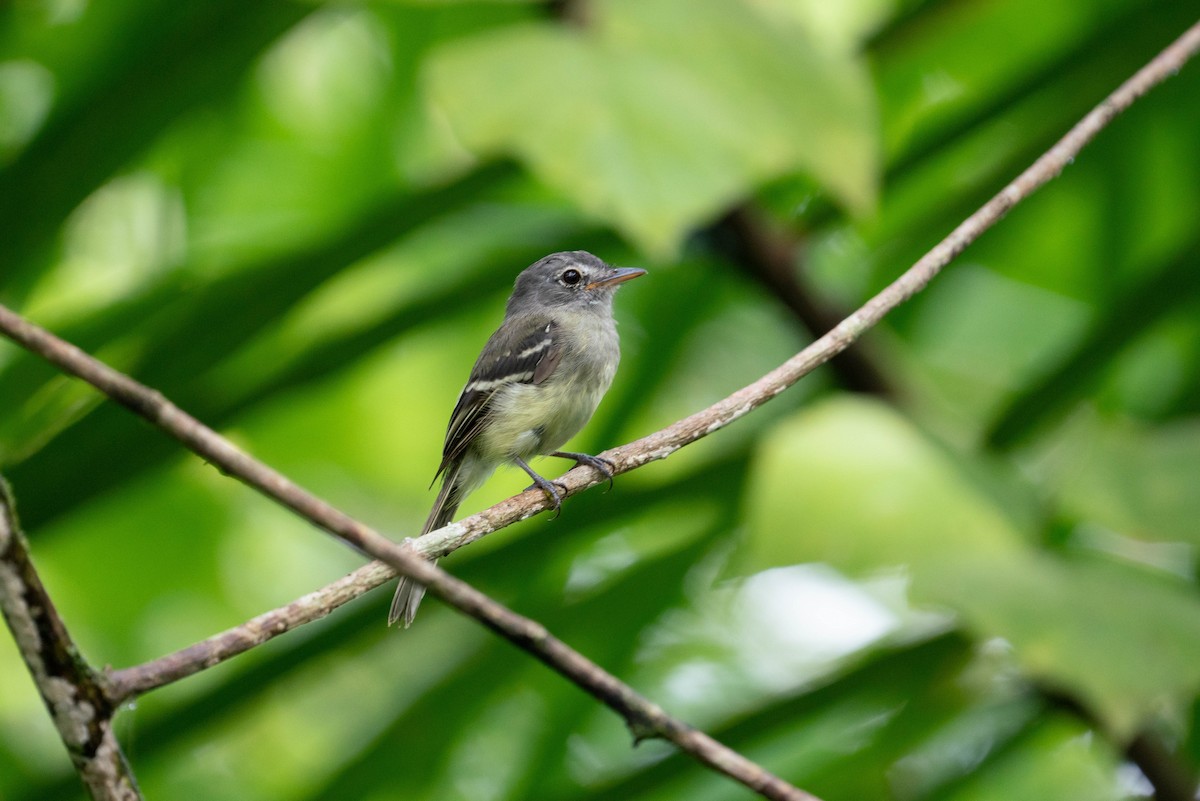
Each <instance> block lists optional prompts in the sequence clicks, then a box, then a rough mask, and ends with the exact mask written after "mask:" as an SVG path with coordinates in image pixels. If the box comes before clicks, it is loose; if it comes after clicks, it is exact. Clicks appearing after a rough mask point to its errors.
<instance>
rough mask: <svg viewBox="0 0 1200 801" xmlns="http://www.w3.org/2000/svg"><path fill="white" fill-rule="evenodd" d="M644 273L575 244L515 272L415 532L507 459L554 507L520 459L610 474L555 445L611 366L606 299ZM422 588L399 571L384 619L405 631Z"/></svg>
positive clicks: (587, 414) (595, 461)
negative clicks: (425, 515) (554, 459)
mask: <svg viewBox="0 0 1200 801" xmlns="http://www.w3.org/2000/svg"><path fill="white" fill-rule="evenodd" d="M645 274H646V271H645V270H641V269H638V268H634V267H610V266H609V265H607V264H605V263H604V262H603V261H601V260H600V259H598V258H596V257H595V256H593V255H592V254H591V253H586V252H584V251H582V250H573V251H569V252H566V253H552V254H550V255H549V256H547V257H545V258H544V259H541V260H540V261H538V262H536V263H534V264H533V265H532V266H530V267H528V268H526V269H525V270H524V271H523V272H522V273H521V274H520V275H518V276H517V282H516V286H515V287H514V288H513V293H512V296H511V297H509V299H508V306H507V308H506V309H505V312H504V322H503V323H502V324H501V325H500V328H498V329H497V330H496V333H494V334H492V336H491V338H490V339H489V340H488V341H487V344H486V345H484V346H483V352H482V353H481V354H479V359H478V360H477V361H476V362H475V367H474V368H472V370H471V377H470V378H468V379H467V385H466V386H465V387H463V391H462V394H461V395H459V396H458V404H457V405H456V406H455V407H454V413H453V414H451V415H450V425H449V427H448V428H447V430H446V443H445V445H444V446H443V448H442V463H441V464H440V465H438V470H437V474H436V475H435V476H434V481H437V479H438V476H441V478H442V487H441V490H440V491H439V492H438V495H437V500H435V501H434V502H433V510H432V511H431V512H430V513H429V519H428V520H426V521H425V526H424V527H423V528H422V529H421V533H422V534H427V533H429V532H430V531H433V530H434V529H438V528H441V527H442V526H444V525H446V524H447V523H449V522H450V521H451V519H453V517H454V513H455V511H457V509H458V506H459V504H461V503H462V502H463V501H464V500H465V499H466V497H467V495H468V494H470V493H471V492H473V491H474V490H475V489H477V488H478V487H479V486H480V485H481V484H483V482H484V481H486V480H487V478H488V476H490V475H491V474H492V472H493V471H495V469H496V468H497V467H499V466H500V465H501V464H503V463H505V462H509V463H512V464H515V465H517V466H518V467H520V468H521V469H522V470H524V471H525V472H526V473H528V474H529V477H530V478H532V479H533V483H534V484H535V485H536V486H538V487H540V488H541V489H542V490H544V491H545V493H546V494H547V495H548V496H550V499H551V500H552V501H553V503H554V508H555V509H556V510H557V509H558V507H559V506H560V504H561V503H562V499H561V497H560V496H559V493H558V490H557V489H556V488H555V486H554V484H553V483H552V482H550V481H547V480H546V479H545V478H542V477H541V476H540V475H538V474H537V473H536V472H534V470H533V468H531V467H530V466H529V464H528V462H527V461H526V460H527V459H530V458H532V457H534V456H560V457H563V458H565V459H574V460H575V463H576V464H577V465H579V464H585V465H589V466H591V467H594V468H595V469H596V470H599V471H600V472H601V473H603V474H604V475H606V476H608V478H609V480H610V481H611V480H612V468H611V465H609V464H608V463H607V462H605V461H604V460H603V459H599V458H597V457H595V456H588V455H587V454H586V453H568V452H564V451H560V450H558V449H559V448H561V447H562V446H563V444H564V443H565V442H566V441H567V440H569V439H570V438H571V437H573V436H575V434H576V433H577V432H578V431H579V429H581V428H583V426H584V425H585V424H586V423H587V421H588V420H589V419H591V416H592V413H593V412H594V411H596V406H597V405H598V404H599V403H600V399H601V398H602V397H604V393H605V392H607V391H608V387H609V385H610V384H611V383H612V380H613V375H614V374H615V373H616V371H617V362H619V361H620V359H621V347H620V342H619V340H618V338H617V326H616V322H615V321H614V320H613V311H612V309H613V305H612V304H613V295H615V294H616V291H617V287H619V286H620V285H621V284H622V282H624V281H628V280H630V279H631V278H637V277H638V276H639V275H645ZM424 594H425V587H424V586H422V585H420V584H417V583H415V582H413V581H411V580H410V579H408V578H403V577H402V578H401V579H400V586H399V587H397V588H396V595H395V596H394V597H393V598H392V609H391V612H390V613H389V615H388V625H391V624H392V623H395V622H396V621H397V620H399V619H401V618H404V626H405V628H408V626H409V625H410V624H411V623H412V621H413V617H414V616H415V615H416V614H417V607H418V606H420V604H421V598H422V596H424Z"/></svg>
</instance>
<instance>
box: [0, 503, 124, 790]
mask: <svg viewBox="0 0 1200 801" xmlns="http://www.w3.org/2000/svg"><path fill="white" fill-rule="evenodd" d="M0 611H3V613H4V622H5V623H7V624H8V628H9V630H10V631H12V635H13V639H14V640H16V643H17V649H18V650H19V651H20V653H21V659H23V660H24V662H25V666H26V667H27V668H29V673H30V675H31V676H33V682H34V684H36V685H37V688H38V693H40V694H41V696H42V702H43V703H45V705H46V709H47V710H48V711H49V712H50V717H51V719H52V720H53V721H54V726H55V728H57V729H58V735H59V737H61V738H62V741H63V745H65V746H66V747H67V753H68V754H70V756H71V762H72V763H74V765H75V770H76V772H77V773H78V774H79V778H80V779H81V780H82V781H83V784H84V786H85V787H87V790H88V793H89V794H90V795H91V797H92V798H93V799H96V801H140V799H141V797H142V794H141V792H140V791H139V790H138V786H137V781H136V780H135V779H134V776H133V772H132V771H131V770H130V768H129V763H128V762H127V761H126V759H125V755H124V753H122V752H121V747H120V745H119V744H118V743H117V739H116V737H115V736H114V735H113V728H112V717H113V712H114V711H115V706H114V705H113V704H112V703H111V701H110V700H109V698H108V696H107V694H106V693H105V691H104V687H103V686H102V684H101V682H100V680H99V678H98V677H97V676H96V675H95V674H94V673H93V672H92V669H91V668H90V667H88V665H87V663H86V662H85V661H84V659H83V657H82V656H81V655H80V653H79V650H78V649H77V648H76V647H75V643H74V641H72V640H71V636H70V635H69V634H68V633H67V628H66V626H64V625H63V622H62V619H61V618H59V616H58V612H57V611H56V610H55V608H54V604H53V603H52V602H51V600H50V596H49V594H47V592H46V588H45V587H44V586H43V585H42V580H41V578H39V577H38V574H37V571H36V570H35V569H34V566H33V562H32V560H30V558H29V543H27V542H26V541H25V535H24V534H23V533H22V532H21V528H20V526H19V525H18V523H17V515H16V510H15V506H14V504H13V501H12V495H11V494H10V493H9V489H8V485H7V484H6V483H5V482H4V481H3V479H0Z"/></svg>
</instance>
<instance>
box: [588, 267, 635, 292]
mask: <svg viewBox="0 0 1200 801" xmlns="http://www.w3.org/2000/svg"><path fill="white" fill-rule="evenodd" d="M645 274H646V271H645V270H643V269H642V268H641V267H614V268H613V271H612V272H611V273H609V274H608V275H606V276H604V277H603V278H601V279H600V280H599V281H593V282H592V283H590V284H588V285H587V286H586V287H584V288H585V289H599V288H601V287H606V286H616V285H617V284H620V283H624V282H625V281H631V280H633V279H634V278H637V277H638V276H639V275H645Z"/></svg>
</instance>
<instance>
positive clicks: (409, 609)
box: [388, 462, 464, 628]
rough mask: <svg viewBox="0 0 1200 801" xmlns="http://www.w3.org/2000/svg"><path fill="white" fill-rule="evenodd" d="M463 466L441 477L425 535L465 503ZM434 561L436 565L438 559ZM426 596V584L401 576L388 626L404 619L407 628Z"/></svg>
mask: <svg viewBox="0 0 1200 801" xmlns="http://www.w3.org/2000/svg"><path fill="white" fill-rule="evenodd" d="M461 469H462V464H461V462H460V463H459V464H456V465H453V466H452V467H450V468H448V469H447V470H446V474H445V475H444V476H443V477H442V488H441V489H440V490H439V491H438V494H437V499H436V500H435V501H434V502H433V509H432V510H431V511H430V512H429V519H427V520H426V521H425V525H424V526H423V527H422V528H421V534H422V535H425V534H428V533H429V532H431V531H433V530H434V529H439V528H441V527H442V526H444V525H446V524H447V523H449V522H450V521H451V520H452V519H454V513H455V512H456V511H458V505H459V504H460V503H461V502H462V499H463V495H464V493H463V492H462V490H463V487H462V484H461V482H459V480H458V477H459V473H460V472H461ZM433 562H434V564H437V560H436V559H434V560H433ZM424 597H425V585H424V584H418V583H417V582H415V581H413V580H412V579H410V578H409V577H408V576H401V577H400V585H399V586H398V587H396V594H395V595H393V596H392V608H391V611H389V612H388V625H389V626H390V625H392V624H393V623H395V622H396V621H397V620H399V619H401V618H404V628H408V627H409V626H411V625H412V622H413V618H414V617H416V616H417V607H419V606H420V605H421V599H422V598H424Z"/></svg>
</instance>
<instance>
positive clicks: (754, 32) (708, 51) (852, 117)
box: [426, 0, 878, 255]
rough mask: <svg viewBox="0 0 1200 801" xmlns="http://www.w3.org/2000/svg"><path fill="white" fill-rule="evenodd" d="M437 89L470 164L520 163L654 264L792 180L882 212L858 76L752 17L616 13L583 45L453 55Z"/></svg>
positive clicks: (556, 39)
mask: <svg viewBox="0 0 1200 801" xmlns="http://www.w3.org/2000/svg"><path fill="white" fill-rule="evenodd" d="M714 54H720V56H721V57H720V58H714ZM426 77H427V83H428V88H429V92H430V96H431V98H432V100H433V102H434V103H435V104H436V105H437V106H439V107H440V108H441V110H442V111H443V112H444V113H445V115H446V117H447V118H448V120H449V122H450V125H451V128H452V129H453V130H454V132H455V133H456V134H457V135H458V136H459V137H460V138H461V139H462V141H463V142H464V144H466V145H467V146H468V147H469V148H470V149H472V150H474V151H475V152H476V153H478V154H480V155H484V154H494V153H505V154H513V155H515V156H517V157H518V158H520V159H521V160H522V161H523V162H524V163H525V164H526V165H527V166H528V167H529V169H531V170H532V171H533V172H534V173H535V174H536V175H537V176H538V177H539V178H540V179H541V180H543V181H545V182H546V183H547V184H549V185H551V186H553V187H555V188H556V189H558V190H559V191H561V192H563V193H564V194H565V195H567V196H568V197H570V198H571V199H573V200H574V202H576V203H577V204H579V205H580V206H581V207H582V208H583V209H585V210H586V211H587V212H589V213H590V214H593V215H596V216H597V217H599V218H601V219H603V220H605V221H607V222H609V223H611V224H613V225H615V226H617V227H618V228H620V229H621V230H622V231H623V232H624V233H625V234H626V235H627V236H629V237H630V238H631V239H633V240H634V241H636V242H637V243H638V244H639V245H640V246H642V247H644V248H645V249H647V250H648V251H650V252H653V253H657V254H661V255H665V254H668V253H670V252H672V251H673V250H674V249H675V248H677V247H678V244H679V242H680V240H681V238H682V237H683V236H684V235H685V234H686V233H687V231H688V229H689V228H690V227H692V226H694V225H696V224H698V223H700V222H702V221H704V220H705V219H706V218H708V217H711V216H712V215H714V214H716V213H718V212H720V211H721V209H722V208H723V207H724V206H726V205H728V204H730V203H732V202H734V201H735V200H737V199H738V198H739V197H741V196H743V195H745V194H747V193H749V192H750V191H751V190H752V189H753V188H754V187H755V186H756V185H758V184H760V183H762V182H764V181H766V180H767V179H770V178H774V177H778V176H781V175H786V174H789V173H793V172H796V171H805V172H807V173H810V174H811V175H813V176H814V177H815V178H817V179H818V180H819V181H820V182H821V183H822V184H823V185H824V186H825V187H827V188H828V189H829V191H830V192H831V193H833V194H834V195H835V197H836V198H837V199H838V200H839V201H840V202H841V203H842V204H843V205H845V206H847V207H848V208H850V209H852V210H853V211H856V212H859V213H862V212H865V211H867V210H869V209H870V208H872V207H873V205H874V202H875V192H876V180H877V171H878V158H877V149H878V148H877V142H876V139H877V130H876V122H875V110H874V103H873V100H872V93H871V89H870V84H869V81H868V78H867V74H866V72H865V70H864V69H863V68H862V65H861V64H860V63H858V62H857V61H856V60H854V59H853V58H852V57H850V56H847V55H844V54H839V53H836V52H833V51H832V50H825V49H822V48H821V47H819V46H817V45H816V44H814V43H813V42H812V41H810V40H809V39H808V37H807V36H806V35H805V34H804V33H803V31H802V30H801V29H800V28H798V27H792V26H789V25H787V24H771V22H770V21H769V20H767V19H766V18H764V17H762V16H760V15H759V14H758V13H757V12H756V11H754V10H753V9H752V8H750V7H749V6H747V5H742V4H739V3H728V2H720V1H719V0H703V1H702V2H697V1H696V0H649V1H647V0H639V2H632V1H631V0H612V2H608V3H602V4H596V5H595V11H594V19H592V20H591V25H590V26H589V28H588V29H587V30H586V31H577V30H572V29H568V28H566V27H562V26H551V25H526V26H515V27H510V28H507V29H503V30H499V31H497V32H496V33H493V34H489V35H483V36H478V37H474V38H471V39H467V40H464V41H462V42H459V43H455V44H453V45H449V46H446V47H445V48H443V49H442V50H440V51H438V52H437V53H435V55H434V57H433V59H432V60H431V63H430V64H429V70H428V73H427V76H426Z"/></svg>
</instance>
